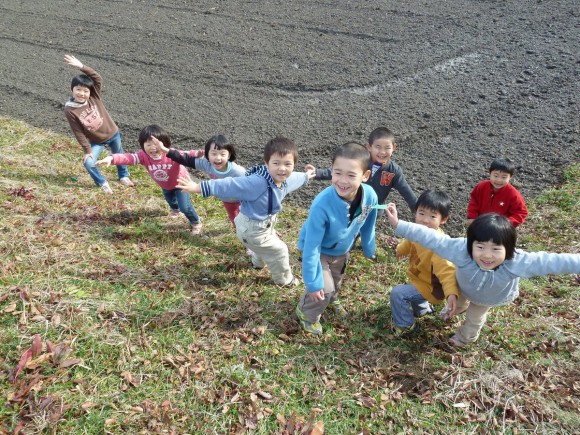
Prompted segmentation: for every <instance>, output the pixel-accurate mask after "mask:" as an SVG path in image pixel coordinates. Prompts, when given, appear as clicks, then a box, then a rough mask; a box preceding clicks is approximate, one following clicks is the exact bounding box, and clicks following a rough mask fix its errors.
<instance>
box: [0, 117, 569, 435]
mask: <svg viewBox="0 0 580 435" xmlns="http://www.w3.org/2000/svg"><path fill="white" fill-rule="evenodd" d="M80 157H81V153H80V151H79V150H78V146H77V145H75V144H74V143H73V142H72V141H71V140H70V139H68V138H65V137H62V136H57V135H54V134H52V133H49V132H46V131H42V130H38V129H35V128H32V127H30V126H28V125H25V124H23V123H21V122H18V121H15V120H11V119H6V118H3V119H2V118H0V229H1V231H0V256H1V258H2V261H1V263H0V336H1V340H0V391H1V394H0V433H2V432H3V431H6V432H8V431H15V432H18V431H22V433H39V432H53V433H66V432H69V433H120V432H127V433H162V432H163V433H168V432H169V433H243V432H248V431H249V432H253V433H264V434H269V433H287V434H290V433H321V431H322V430H324V432H325V433H330V434H339V433H340V434H350V433H352V434H354V433H373V434H376V433H395V432H399V433H422V432H423V433H487V432H490V431H493V432H505V433H521V432H528V431H538V432H545V433H550V432H553V433H566V432H568V433H572V432H575V431H577V430H578V427H580V417H579V414H578V409H579V405H580V397H579V395H580V370H579V359H580V350H579V348H578V344H579V340H580V332H579V331H580V329H579V324H580V321H579V312H578V307H580V292H579V287H578V283H577V282H576V281H575V280H574V278H573V277H571V276H557V277H553V276H550V277H543V278H538V279H533V280H524V281H523V282H522V285H521V290H522V291H521V293H522V294H521V297H520V298H519V299H518V300H517V301H516V303H514V304H511V305H509V306H506V307H502V308H498V309H495V310H493V311H492V313H491V315H490V317H489V320H488V323H487V325H486V326H485V328H484V330H483V333H482V337H481V338H480V340H479V342H478V343H477V345H475V346H472V347H470V348H468V349H467V350H464V351H460V352H453V351H450V349H448V348H447V346H446V345H445V342H446V338H447V337H448V336H449V335H450V334H451V333H452V331H453V330H454V328H455V327H456V326H457V324H458V322H459V320H460V319H457V322H456V323H448V324H446V323H444V322H443V321H441V320H440V319H438V318H436V317H430V318H425V319H422V320H421V323H422V325H421V326H422V332H421V333H420V334H418V335H417V336H415V337H413V338H410V339H396V338H395V337H393V336H392V335H391V334H390V333H389V329H388V328H389V325H390V309H389V305H388V298H389V289H390V287H391V286H392V285H396V284H398V283H402V282H405V281H406V277H405V269H406V263H404V262H397V261H396V260H395V258H394V256H393V253H392V250H391V248H389V246H388V243H387V242H388V241H389V238H390V236H392V233H391V230H390V229H387V228H386V227H385V226H384V225H381V231H379V233H380V234H381V235H380V240H379V241H378V245H379V248H378V261H377V262H376V263H371V262H369V261H368V260H366V259H365V258H364V257H363V256H362V253H361V251H360V250H355V251H354V256H353V260H352V262H351V264H350V265H349V269H348V273H347V277H346V279H345V283H344V291H343V295H342V300H343V304H344V305H345V306H346V308H347V309H348V310H349V312H350V313H351V318H350V320H349V321H348V322H345V323H341V321H340V320H339V319H337V318H335V317H334V316H333V315H332V314H330V313H328V314H326V315H325V318H324V319H323V327H324V328H325V334H324V335H323V336H322V337H321V338H315V337H312V336H307V335H304V334H303V333H302V332H300V331H299V330H298V328H297V324H296V323H295V320H294V317H293V309H294V306H295V304H296V302H297V299H298V297H299V294H300V292H301V291H303V287H298V288H296V289H291V290H289V289H281V288H278V287H276V286H274V285H272V284H271V282H270V281H269V277H268V273H267V272H266V271H256V270H253V269H251V268H250V267H248V265H249V262H248V258H247V257H246V256H245V253H244V249H243V248H242V247H241V245H240V244H239V242H238V241H237V239H236V237H235V233H234V231H233V230H232V229H231V228H230V227H229V226H228V222H227V219H226V216H225V211H224V209H223V207H222V205H221V203H219V202H218V201H216V200H211V199H209V200H203V199H201V198H195V199H194V203H195V205H196V208H197V210H198V212H199V213H200V216H201V217H202V219H203V220H204V222H205V233H204V236H203V237H195V236H192V235H191V234H190V233H189V232H188V225H187V222H186V220H185V219H183V220H181V219H180V220H177V221H173V220H170V219H168V217H167V214H168V207H167V206H166V204H165V202H164V200H163V197H162V195H161V192H160V190H159V188H158V187H157V186H156V185H155V184H154V183H153V182H152V181H151V180H150V179H149V177H148V175H147V173H146V171H145V170H144V169H143V168H141V167H136V168H132V178H133V179H134V180H135V182H136V183H137V187H136V188H134V189H124V188H122V187H121V186H120V185H118V183H114V182H112V183H111V184H112V186H113V189H114V191H115V195H114V196H106V195H105V194H103V193H102V192H101V191H100V190H99V189H97V188H94V186H93V185H92V182H91V180H90V179H89V177H88V175H87V174H86V173H85V171H84V169H83V168H82V166H81V164H80ZM104 173H105V174H106V176H107V177H108V178H109V179H110V180H113V179H115V175H116V174H115V170H114V168H110V169H104ZM579 186H580V166H579V165H576V166H573V167H571V168H569V169H568V170H567V172H566V182H565V184H564V185H562V186H559V187H558V188H556V189H554V190H550V191H547V192H544V193H543V194H541V195H540V196H539V197H537V198H536V199H535V200H534V201H533V202H532V203H531V204H530V211H531V213H530V218H529V221H528V223H527V224H526V225H525V227H524V228H523V230H522V233H521V237H520V246H524V247H525V248H526V249H529V250H539V249H545V250H553V251H566V252H578V251H579V245H578V240H579V239H578V234H579V226H578V198H580V192H579ZM456 212H457V213H459V212H460V211H458V210H456ZM305 216H306V211H305V210H296V209H289V208H286V209H285V210H284V211H283V213H282V214H281V220H280V222H279V224H278V230H279V232H280V234H281V236H282V238H283V239H284V240H286V241H287V242H288V245H289V247H290V250H291V255H292V262H293V268H294V270H295V271H296V272H299V270H300V268H299V263H298V261H297V258H298V252H297V251H296V248H295V242H296V238H297V233H298V231H299V228H300V225H301V223H302V222H303V220H304V219H305ZM19 362H20V365H19Z"/></svg>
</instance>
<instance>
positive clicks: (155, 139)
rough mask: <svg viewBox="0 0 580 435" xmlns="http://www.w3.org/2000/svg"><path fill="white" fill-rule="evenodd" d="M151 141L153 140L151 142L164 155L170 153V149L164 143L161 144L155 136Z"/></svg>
mask: <svg viewBox="0 0 580 435" xmlns="http://www.w3.org/2000/svg"><path fill="white" fill-rule="evenodd" d="M149 140H151V142H153V145H155V146H156V147H157V149H158V150H159V151H161V152H162V153H163V154H167V153H168V152H169V148H167V147H166V146H165V145H163V142H161V141H160V140H159V139H157V138H156V137H155V136H151V137H150V138H149Z"/></svg>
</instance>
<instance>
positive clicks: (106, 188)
mask: <svg viewBox="0 0 580 435" xmlns="http://www.w3.org/2000/svg"><path fill="white" fill-rule="evenodd" d="M101 189H102V190H103V192H105V193H107V194H109V195H112V194H113V189H111V186H109V183H107V182H106V181H105V184H103V185H102V186H101Z"/></svg>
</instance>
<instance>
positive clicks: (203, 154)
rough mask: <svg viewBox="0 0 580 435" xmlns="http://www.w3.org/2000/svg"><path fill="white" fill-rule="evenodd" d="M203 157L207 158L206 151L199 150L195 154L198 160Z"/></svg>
mask: <svg viewBox="0 0 580 435" xmlns="http://www.w3.org/2000/svg"><path fill="white" fill-rule="evenodd" d="M202 157H205V151H204V150H197V151H196V152H195V158H196V159H200V158H202Z"/></svg>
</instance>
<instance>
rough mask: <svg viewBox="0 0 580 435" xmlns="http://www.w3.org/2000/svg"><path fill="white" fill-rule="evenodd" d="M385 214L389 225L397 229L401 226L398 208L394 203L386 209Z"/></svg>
mask: <svg viewBox="0 0 580 435" xmlns="http://www.w3.org/2000/svg"><path fill="white" fill-rule="evenodd" d="M385 214H386V215H387V219H388V220H389V223H390V224H391V225H392V226H393V227H394V228H397V225H399V214H398V213H397V207H396V206H395V204H394V203H393V202H390V203H389V204H388V205H387V208H386V209H385Z"/></svg>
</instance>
